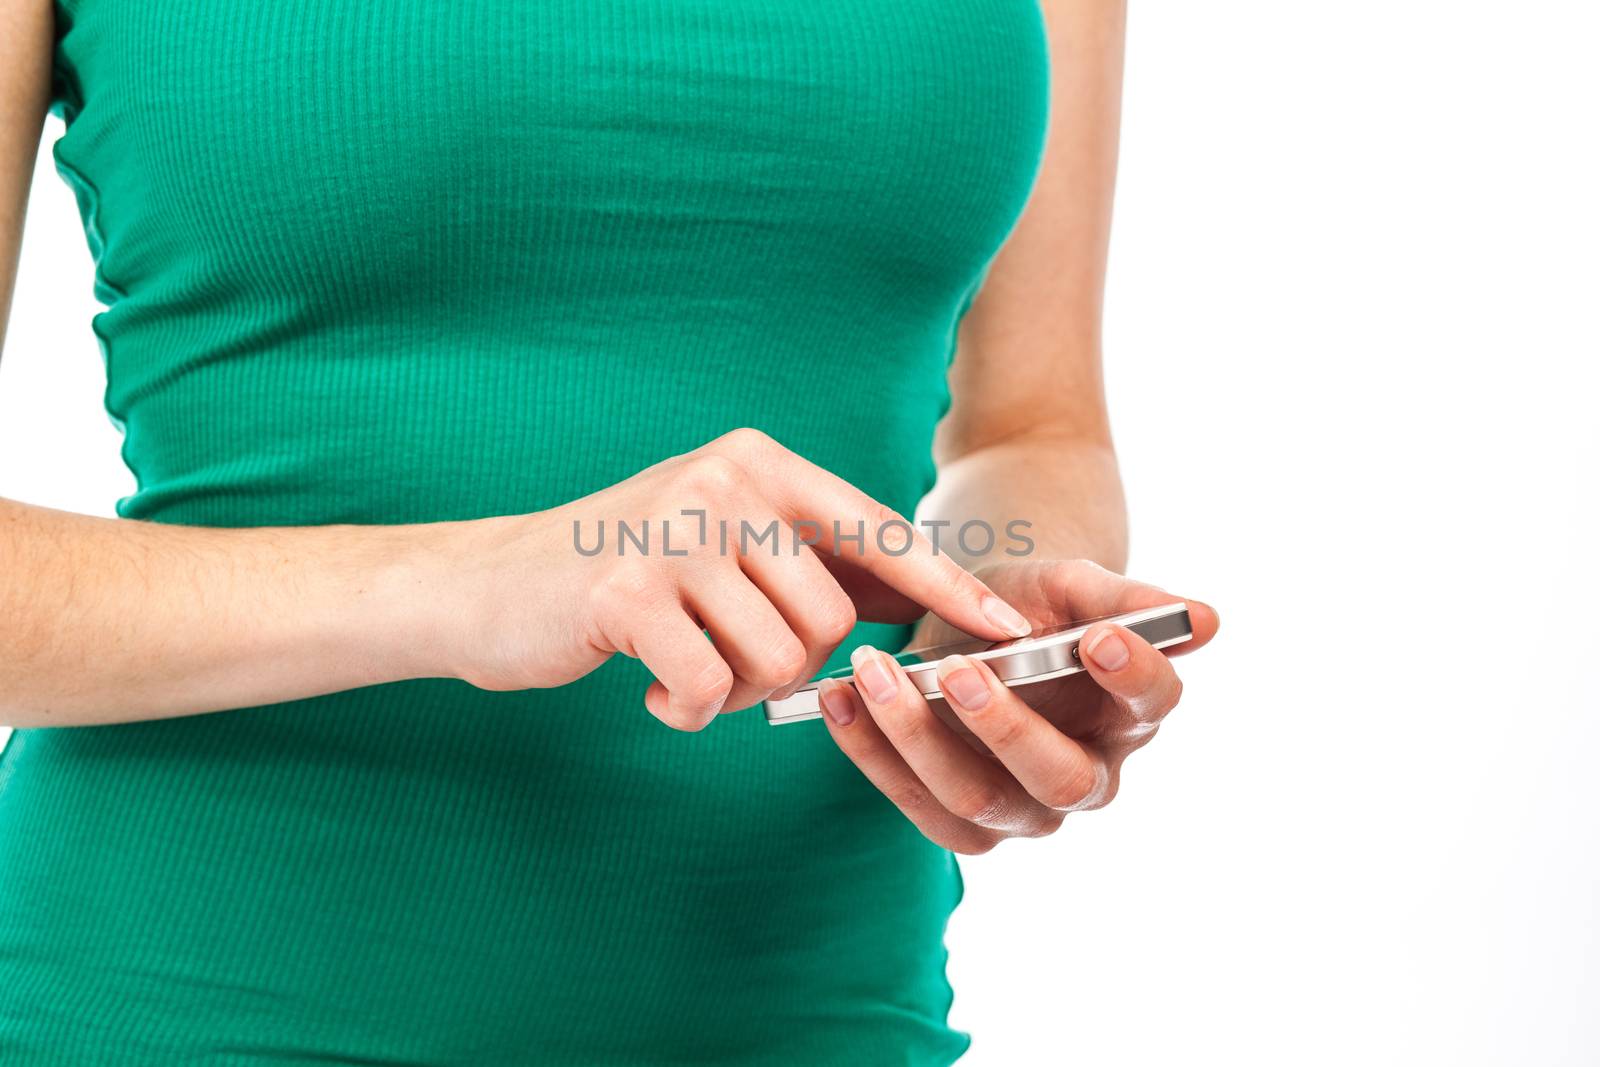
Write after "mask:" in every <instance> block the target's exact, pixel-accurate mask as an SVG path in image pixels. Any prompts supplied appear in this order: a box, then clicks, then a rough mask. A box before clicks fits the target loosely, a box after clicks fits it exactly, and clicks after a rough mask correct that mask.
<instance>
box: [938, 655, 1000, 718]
mask: <svg viewBox="0 0 1600 1067" xmlns="http://www.w3.org/2000/svg"><path fill="white" fill-rule="evenodd" d="M939 681H941V682H943V683H944V691H945V692H946V693H948V694H949V695H950V699H951V700H953V701H955V702H956V703H957V704H958V705H960V707H961V709H962V710H963V711H979V710H982V708H983V706H984V705H985V704H987V703H989V683H987V682H985V681H984V680H983V675H981V674H979V673H978V671H977V668H975V667H974V666H973V665H972V661H971V660H969V659H967V657H965V656H946V657H945V658H944V659H942V660H940V661H939Z"/></svg>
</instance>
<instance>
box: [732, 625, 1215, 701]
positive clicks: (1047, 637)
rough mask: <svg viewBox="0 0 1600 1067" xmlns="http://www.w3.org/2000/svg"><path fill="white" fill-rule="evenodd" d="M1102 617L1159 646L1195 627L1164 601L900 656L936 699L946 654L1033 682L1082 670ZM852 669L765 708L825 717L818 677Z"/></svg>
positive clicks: (1014, 681) (1018, 681) (1178, 640)
mask: <svg viewBox="0 0 1600 1067" xmlns="http://www.w3.org/2000/svg"><path fill="white" fill-rule="evenodd" d="M1099 622H1114V623H1117V624H1118V625H1120V626H1125V627H1127V628H1128V629H1129V630H1131V631H1133V632H1134V633H1136V634H1138V635H1139V636H1140V637H1142V638H1144V639H1145V640H1146V641H1148V642H1150V644H1151V645H1153V646H1155V647H1156V648H1166V647H1167V646H1168V645H1177V644H1182V643H1183V642H1184V641H1187V640H1189V639H1190V638H1191V637H1193V636H1194V629H1193V628H1192V627H1191V626H1190V623H1189V609H1188V606H1187V605H1185V604H1181V603H1179V604H1163V605H1161V606H1160V607H1156V608H1144V609H1142V610H1140V611H1130V612H1127V613H1125V614H1122V615H1104V616H1101V617H1100V618H1097V619H1079V620H1077V621H1076V622H1069V623H1067V624H1066V625H1064V626H1052V627H1049V628H1048V629H1044V630H1036V631H1034V632H1033V633H1031V634H1029V635H1028V636H1027V637H1018V638H1014V639H1012V640H1009V641H976V640H975V641H957V642H955V643H953V644H948V645H935V646H931V647H928V648H908V649H906V650H905V651H904V652H902V653H900V654H899V655H898V656H896V657H895V659H896V660H898V661H899V663H900V666H902V667H903V668H905V672H906V677H908V678H910V679H911V684H912V685H914V686H916V687H917V689H918V690H919V691H920V692H921V693H922V695H923V696H924V697H927V698H929V699H931V700H940V701H942V700H943V699H944V694H943V693H941V692H940V691H939V675H938V669H939V661H940V660H942V659H944V658H945V657H946V656H956V655H960V656H969V657H971V658H972V659H981V660H983V661H984V663H986V664H987V665H988V667H989V669H990V670H992V671H994V674H995V677H996V678H999V679H1000V681H1002V682H1004V683H1005V684H1006V685H1007V686H1018V685H1031V684H1032V683H1034V682H1047V681H1049V680H1050V679H1052V678H1063V677H1065V676H1066V675H1069V674H1076V673H1078V672H1079V671H1081V670H1083V669H1084V667H1083V661H1082V660H1080V659H1079V658H1078V642H1079V641H1080V640H1082V639H1083V635H1084V634H1085V633H1086V632H1087V631H1088V629H1089V627H1091V626H1093V625H1094V624H1095V623H1099ZM852 673H853V672H852V670H851V668H849V667H845V668H842V669H840V670H837V671H834V672H833V673H832V674H825V675H823V676H822V677H820V678H816V679H814V680H812V681H811V682H808V683H807V684H806V685H805V686H803V687H802V688H800V689H797V690H795V691H794V693H793V694H792V695H790V696H787V697H784V698H783V699H782V700H768V701H766V702H765V703H764V704H763V705H762V708H763V709H764V710H765V711H766V713H767V722H769V723H771V724H772V725H773V726H781V725H783V724H784V723H790V722H803V721H805V720H806V719H816V718H820V717H821V716H822V708H821V705H820V704H819V703H818V696H817V683H818V682H820V681H822V680H823V678H841V679H848V678H849V677H851V675H852Z"/></svg>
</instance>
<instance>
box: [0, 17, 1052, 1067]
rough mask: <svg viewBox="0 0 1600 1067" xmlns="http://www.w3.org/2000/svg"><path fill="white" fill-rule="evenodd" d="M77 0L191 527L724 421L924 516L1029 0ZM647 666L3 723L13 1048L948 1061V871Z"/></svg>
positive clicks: (454, 494) (679, 436) (154, 485)
mask: <svg viewBox="0 0 1600 1067" xmlns="http://www.w3.org/2000/svg"><path fill="white" fill-rule="evenodd" d="M58 15H59V32H60V42H59V48H58V53H57V91H58V97H59V99H58V107H59V110H60V112H61V113H62V114H63V115H64V116H65V118H66V119H67V123H68V126H67V132H66V134H65V135H64V136H63V138H62V139H61V141H60V142H59V143H58V145H57V146H56V158H57V160H58V163H59V167H60V170H61V172H62V174H63V175H64V176H65V177H66V179H67V181H68V182H69V183H70V184H71V186H72V187H73V188H74V189H75V191H76V193H77V195H78V197H79V202H80V205H81V208H82V211H83V216H84V223H85V227H86V232H87V233H88V236H89V241H90V245H91V248H92V249H93V251H94V254H95V257H96V261H97V264H98V290H99V293H100V295H101V297H102V298H103V299H104V301H105V302H106V303H107V305H108V309H107V310H106V311H105V312H104V313H103V314H101V315H99V316H98V317H97V319H96V321H95V330H96V332H97V334H98V336H99V337H100V339H101V341H102V344H103V348H104V352H105V356H106V361H107V377H108V383H107V389H106V396H105V399H106V406H107V409H108V411H109V412H110V413H111V415H112V416H113V417H114V418H115V419H116V420H118V421H119V422H120V423H121V424H122V425H123V426H124V428H125V431H126V443H125V447H124V455H125V458H126V460H127V462H128V464H129V466H130V467H131V468H132V470H133V471H134V473H135V475H136V477H137V482H138V489H137V492H135V493H134V494H133V495H132V496H130V497H129V498H127V499H126V500H123V501H122V502H121V503H120V505H119V508H120V511H121V513H122V514H123V515H125V516H128V517H133V518H140V519H148V520H154V521H158V522H166V523H186V524H204V525H227V526H252V525H268V524H274V525H275V524H320V523H334V522H354V523H403V522H413V521H426V520H437V519H461V518H472V517H478V516H486V515H496V514H506V513H516V512H525V511H531V510H535V509H539V508H544V507H547V506H551V505H554V504H558V503H561V502H563V501H566V500H570V499H572V498H575V497H577V496H580V495H583V494H585V493H589V492H592V491H594V490H596V489H598V488H601V487H603V486H605V485H608V484H611V483H614V482H616V481H619V480H621V479H623V478H626V477H627V476H629V475H631V474H633V473H635V472H636V471H638V470H640V469H641V468H643V467H645V466H647V465H649V464H651V463H653V462H656V461H658V460H660V459H662V458H664V457H666V456H669V455H673V454H676V453H679V452H682V451H685V450H688V449H691V448H694V447H696V446H698V445H700V444H702V443H703V442H705V441H706V440H708V439H710V438H711V437H713V436H715V435H717V434H719V433H721V432H723V431H726V430H728V429H731V428H734V427H737V426H745V425H748V426H756V427H759V428H761V429H764V430H766V431H767V432H769V433H771V434H772V435H773V436H775V437H777V438H778V439H779V440H781V441H783V442H785V443H786V444H788V445H789V446H790V447H792V448H794V449H795V450H797V451H798V452H800V453H802V454H803V455H805V456H807V457H808V458H810V459H812V460H813V461H815V462H817V463H819V464H821V465H823V466H825V467H827V468H829V469H831V470H833V471H835V472H837V473H838V474H840V475H842V476H843V477H845V478H847V479H849V480H850V481H852V482H855V483H856V484H858V485H860V486H861V487H863V488H864V489H865V490H866V491H868V492H869V493H872V494H873V495H875V496H877V497H878V498H880V499H882V500H884V501H886V502H887V503H889V504H891V505H894V506H895V507H897V508H900V509H902V510H905V511H910V510H911V509H913V508H914V507H915V505H916V502H917V500H918V498H919V497H920V496H921V495H922V494H923V493H924V492H925V491H926V490H927V488H928V486H929V484H930V482H931V479H932V476H933V466H932V463H931V461H930V456H929V449H930V441H931V435H932V432H933V427H934V424H935V422H936V421H937V419H938V418H939V417H940V415H941V414H942V413H943V411H944V410H945V407H946V404H947V400H948V398H947V395H946V391H945V389H946V387H945V378H944V375H945V369H946V363H947V360H948V359H949V358H950V355H951V352H952V345H953V336H954V330H955V326H956V323H957V321H958V319H959V316H960V315H961V313H962V312H963V310H964V309H965V307H966V305H967V302H968V301H969V300H970V298H971V295H972V294H973V292H974V291H975V288H976V286H977V285H978V283H979V281H980V280H981V278H982V276H983V273H984V271H985V269H986V267H987V265H988V263H989V262H990V260H991V259H992V257H993V255H994V253H995V252H996V251H997V249H998V248H999V247H1000V244H1001V242H1002V240H1003V239H1004V237H1005V235H1006V234H1007V232H1008V231H1009V230H1010V228H1011V227H1012V225H1013V224H1014V222H1015V220H1016V217H1017V215H1018V213H1019V212H1020V210H1021V207H1022V204H1023V202H1024V200H1025V198H1026V195H1027V192H1028V190H1029V187H1030V184H1031V182H1032V179H1033V176H1034V171H1035V168H1036V166H1037V163H1038V159H1039V155H1040V150H1041V147H1042V140H1043V134H1044V122H1045V108H1046V99H1047V93H1046V83H1047V70H1046V52H1045V44H1044V37H1043V32H1042V25H1041V21H1040V18H1039V13H1038V11H1037V10H1036V8H1035V7H1034V4H1033V2H1032V0H894V2H887V0H884V2H869V3H859V2H855V0H808V2H805V3H795V2H793V0H540V2H533V0H458V2H456V3H450V4H444V3H436V2H430V0H361V2H356V0H275V2H273V3H244V2H239V0H170V2H163V3H157V4H152V3H129V2H113V0H69V2H67V3H66V4H65V5H64V6H63V7H62V8H61V9H60V10H59V12H58ZM903 637H904V632H903V631H901V630H897V629H892V628H887V627H862V628H861V630H860V631H859V632H858V634H857V635H856V639H857V640H862V639H866V640H874V641H876V642H878V643H879V644H881V645H883V646H885V647H888V646H892V645H894V644H895V643H896V642H898V641H900V640H901V639H903ZM647 681H648V678H647V676H646V675H645V673H644V672H643V671H642V670H641V669H640V668H639V666H638V665H637V664H635V663H633V662H631V661H626V660H618V661H615V662H613V663H611V664H608V665H607V666H606V667H604V668H603V669H601V670H600V671H598V672H597V673H595V674H594V675H592V676H591V677H589V678H587V679H585V680H583V681H582V682H580V683H579V684H576V685H573V686H569V687H566V688H563V689H560V690H555V691H536V692H527V693H510V694H490V693H484V692H479V691H477V690H474V689H472V688H471V687H469V686H467V685H465V684H458V683H453V682H446V681H429V682H415V683H404V684H398V685H390V686H382V687H375V688H370V689H363V690H357V691H352V692H348V693H341V694H337V695H334V696H330V697H326V698H322V699H317V700H306V701H299V702H295V703H290V704H283V705H277V706H273V707H266V708H257V709H249V710H244V711H237V712H229V713H224V714H217V715H210V716H201V717H193V718H185V719H177V720H172V721H166V722H156V723H142V724H132V725H127V726H115V727H96V728H89V729H80V730H21V731H17V732H16V733H15V735H14V736H13V738H12V740H11V742H10V745H9V747H8V748H7V749H6V751H5V753H4V755H3V757H0V1062H4V1063H7V1064H9V1063H18V1064H21V1063H27V1064H33V1065H44V1067H54V1065H66V1064H72V1065H74V1067H78V1065H82V1064H89V1063H94V1064H134V1065H143V1064H163V1065H168V1064H176V1063H205V1064H269V1063H270V1064H284V1063H326V1064H334V1063H338V1064H355V1063H360V1064H394V1065H401V1064H404V1065H422V1064H440V1065H458V1064H459V1065H467V1064H471V1065H496V1064H534V1063H538V1064H645V1063H722V1064H797V1063H799V1064H847V1063H848V1064H856V1063H866V1064H874V1065H881V1064H897V1063H899V1064H932V1063H946V1062H949V1061H950V1060H952V1059H954V1058H955V1057H956V1056H957V1055H958V1054H959V1053H960V1052H961V1051H962V1049H963V1048H964V1047H965V1045H966V1039H965V1036H964V1035H962V1034H959V1033H957V1032H954V1031H952V1030H951V1029H950V1028H949V1027H948V1025H947V1023H946V1013H947V1009H948V1006H949V1002H950V991H949V987H948V986H947V984H946V982H945V979H944V955H945V954H944V948H943V944H942V936H943V931H944V927H945V923H946V920H947V918H948V915H949V912H950V909H951V908H952V907H953V906H954V905H955V902H956V900H957V898H958V896H959V892H960V885H959V880H958V876H957V872H956V869H955V866H954V864H953V862H952V858H951V857H950V856H949V855H948V854H947V853H945V852H943V851H942V850H940V849H938V848H936V847H934V846H932V845H931V844H929V843H927V842H926V841H925V840H924V839H923V838H922V837H921V836H920V835H919V834H918V833H917V831H916V830H915V829H914V828H913V827H912V826H911V825H910V824H909V823H908V822H907V821H906V820H905V819H904V818H903V817H902V816H901V815H900V814H899V813H897V812H896V811H895V810H894V809H893V808H892V807H891V806H890V805H889V803H888V802H887V801H885V800H884V799H883V798H882V797H881V796H879V795H878V794H877V793H876V792H875V791H874V790H873V789H872V787H871V786H870V785H869V784H868V783H867V782H866V781H865V780H864V779H863V778H862V776H861V775H860V774H859V773H858V772H857V771H856V770H855V769H854V768H853V767H852V766H850V765H849V763H848V762H847V761H845V760H844V759H843V758H842V757H841V756H840V755H839V753H838V752H837V750H836V749H835V747H834V746H833V744H832V742H831V741H830V740H829V738H828V736H827V734H826V732H825V731H824V730H823V729H822V727H821V726H820V725H812V726H799V727H790V728H785V729H781V730H774V729H771V728H769V727H768V726H766V724H765V723H764V721H763V720H762V718H761V716H760V715H759V713H757V712H746V713H741V714H736V715H731V716H725V717H723V718H722V719H721V720H719V721H718V722H717V723H715V724H713V726H712V727H711V728H710V729H709V730H707V731H706V732H705V733H703V734H698V735H686V734H678V733H675V732H673V731H671V730H669V729H667V728H666V727H664V726H662V725H660V724H659V723H657V722H656V721H655V720H653V719H651V718H650V717H649V716H648V714H647V713H646V712H645V711H644V709H643V707H642V703H641V696H642V693H643V690H644V687H645V685H646V683H647Z"/></svg>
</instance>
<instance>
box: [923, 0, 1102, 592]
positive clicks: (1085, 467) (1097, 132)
mask: <svg viewBox="0 0 1600 1067" xmlns="http://www.w3.org/2000/svg"><path fill="white" fill-rule="evenodd" d="M1042 6H1043V10H1044V14H1045V21H1046V24H1047V26H1048V30H1049V40H1050V65H1051V72H1052V73H1051V101H1050V116H1051V117H1050V130H1049V135H1048V140H1047V144H1046V149H1045V154H1044V159H1043V162H1042V163H1041V165H1040V170H1039V174H1038V177H1037V180H1036V182H1035V185H1034V190H1033V193H1032V196H1031V198H1030V199H1029V202H1028V206H1027V209H1026V210H1025V211H1024V212H1023V215H1022V217H1021V219H1020V220H1019V221H1018V223H1017V225H1016V227H1015V229H1014V230H1013V232H1012V234H1011V236H1010V238H1009V239H1008V240H1007V242H1006V245H1005V247H1004V248H1003V249H1002V250H1001V252H1000V254H999V255H998V256H997V257H996V258H995V260H994V262H993V264H991V266H990V270H989V275H988V277H987V278H986V279H985V281H984V285H983V289H982V291H981V292H980V293H979V294H978V296H977V298H976V299H975V300H974V301H973V304H972V307H971V309H970V310H969V311H968V313H967V315H966V317H965V318H964V319H963V321H962V326H961V332H960V336H959V337H958V340H957V347H956V352H957V354H956V358H955V361H954V363H953V364H952V366H951V372H950V388H951V406H950V411H949V414H948V415H946V417H945V419H944V422H943V423H942V424H941V425H940V427H939V435H938V439H937V441H936V455H937V458H938V461H939V482H938V484H937V485H936V486H935V487H934V489H933V492H931V493H930V494H929V495H928V497H927V499H926V500H924V501H923V504H922V506H921V508H919V509H918V517H919V519H927V520H933V521H949V522H951V524H952V525H951V527H949V528H947V529H945V530H943V531H942V532H943V534H944V536H943V537H941V540H940V547H941V548H946V547H948V548H949V549H950V550H951V551H952V552H954V553H955V554H956V555H957V556H958V558H960V559H961V560H962V562H964V563H966V564H967V566H968V567H970V568H973V569H977V568H978V567H981V566H983V565H984V564H985V563H989V562H992V561H993V560H994V559H996V558H999V559H1004V558H1006V557H1005V556H1004V554H1003V550H1004V549H1005V548H1006V547H1007V546H1008V544H1011V542H1009V541H1008V539H1007V537H1006V536H1005V534H1006V525H1007V524H1008V523H1010V522H1012V521H1013V520H1018V519H1020V520H1024V521H1026V522H1028V523H1030V524H1031V525H1030V526H1029V527H1028V528H1027V529H1026V534H1027V536H1028V537H1029V538H1031V539H1032V540H1033V541H1034V542H1035V546H1034V549H1033V551H1032V552H1031V553H1030V554H1031V555H1035V556H1040V557H1045V558H1058V559H1075V558H1083V559H1091V560H1094V561H1095V562H1097V563H1099V564H1101V565H1102V566H1105V567H1108V568H1110V569H1112V570H1121V569H1122V567H1123V566H1124V564H1125V563H1126V561H1127V550H1128V549H1127V518H1126V513H1125V511H1124V506H1123V499H1122V482H1121V479H1120V478H1119V476H1118V474H1117V462H1116V456H1115V454H1114V452H1113V451H1112V446H1111V431H1110V426H1109V424H1108V421H1107V418H1106V405H1105V393H1104V388H1103V385H1102V382H1101V373H1100V318H1101V314H1100V306H1101V297H1102V294H1103V292H1104V289H1105V273H1106V248H1107V245H1108V242H1109V240H1110V233H1111V201H1112V192H1113V189H1114V187H1115V184H1116V172H1117V133H1118V127H1119V125H1120V117H1121V99H1122V51H1123V26H1124V14H1125V5H1124V4H1123V3H1121V2H1111V0H1044V2H1043V5H1042ZM974 519H978V520H982V521H984V522H987V523H988V524H989V525H990V527H992V528H993V529H994V530H995V531H996V533H997V535H998V536H997V538H996V545H995V547H994V548H993V549H992V550H991V551H990V552H988V553H987V554H974V553H975V552H977V550H979V549H981V548H982V547H983V540H984V539H983V538H981V537H979V536H977V535H976V534H975V535H974V536H972V537H969V538H967V539H966V541H967V547H968V548H970V549H972V550H973V551H970V552H969V551H964V550H963V549H962V547H961V545H960V544H959V543H958V541H957V539H956V538H955V536H954V534H955V532H956V530H957V529H958V528H959V527H960V525H961V524H962V523H964V522H968V521H971V520H974Z"/></svg>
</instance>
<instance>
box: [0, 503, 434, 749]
mask: <svg viewBox="0 0 1600 1067" xmlns="http://www.w3.org/2000/svg"><path fill="white" fill-rule="evenodd" d="M460 525H462V524H437V525H426V526H393V527H386V526H327V527H304V528H269V529H212V528H203V527H186V526H170V525H162V524H155V523H145V522H134V521H129V520H111V519H98V518H90V517H86V516H81V515H72V514H67V513H65V512H59V511H53V510H50V509H47V508H40V507H32V506H29V505H25V504H19V503H14V502H11V501H4V500H0V648H3V649H4V652H3V654H0V724H3V725H9V726H71V725H87V724H91V723H108V722H123V721H133V720H140V719H152V718H165V717H171V716H178V715H191V714H198V713H201V712H209V711H219V710H223V709H228V708H238V707H247V706H252V705H257V704H266V703H273V702H277V701H282V700H292V699H297V698H301V697H308V696H316V695H320V694H323V693H330V692H335V691H338V690H342V689H349V688H354V687H357V686H363V685H373V684H377V683H381V682H389V681H397V680H401V679H405V678H410V677H417V676H422V675H425V674H428V673H431V668H432V666H433V665H431V664H429V663H428V662H427V661H426V659H425V656H426V654H427V652H428V650H429V649H430V648H431V647H433V643H432V642H431V641H430V640H429V634H428V632H427V628H428V625H429V623H428V620H429V618H430V615H431V609H430V596H431V595H433V594H434V592H435V590H433V589H431V588H430V587H431V586H432V585H433V584H434V581H435V576H436V575H437V574H438V573H439V570H440V564H441V563H442V562H443V559H442V556H443V555H444V554H446V553H447V546H448V545H450V544H451V543H452V542H451V541H450V539H449V537H448V536H447V535H448V534H449V533H450V531H449V529H448V528H449V527H453V526H460Z"/></svg>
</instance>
